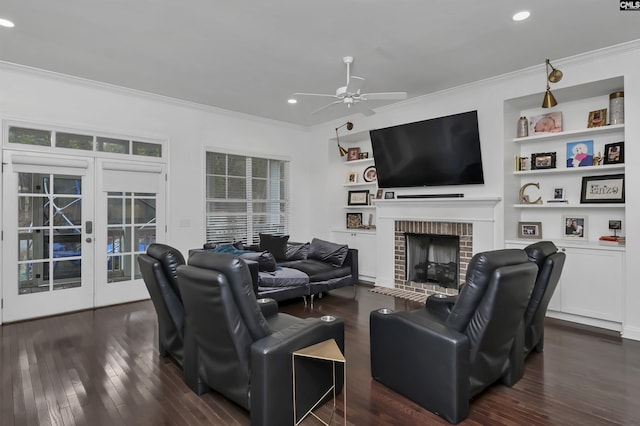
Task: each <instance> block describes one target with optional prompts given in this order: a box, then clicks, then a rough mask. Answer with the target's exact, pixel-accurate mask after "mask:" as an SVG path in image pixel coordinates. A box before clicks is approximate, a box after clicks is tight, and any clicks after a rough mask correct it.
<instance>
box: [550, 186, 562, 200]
mask: <svg viewBox="0 0 640 426" xmlns="http://www.w3.org/2000/svg"><path fill="white" fill-rule="evenodd" d="M552 200H553V201H564V200H565V190H564V188H553V198H552Z"/></svg>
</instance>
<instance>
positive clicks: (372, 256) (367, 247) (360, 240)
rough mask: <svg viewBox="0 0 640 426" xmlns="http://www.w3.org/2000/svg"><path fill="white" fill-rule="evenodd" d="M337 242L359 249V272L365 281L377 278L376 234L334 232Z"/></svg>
mask: <svg viewBox="0 0 640 426" xmlns="http://www.w3.org/2000/svg"><path fill="white" fill-rule="evenodd" d="M333 235H334V237H333V238H334V240H335V241H336V242H337V243H341V244H347V245H348V246H349V248H354V249H357V250H358V273H359V275H360V279H362V280H364V281H372V282H373V281H375V279H376V272H377V271H376V257H377V253H376V234H374V233H371V232H369V233H364V232H353V231H352V232H349V231H347V232H338V231H336V232H334V233H333Z"/></svg>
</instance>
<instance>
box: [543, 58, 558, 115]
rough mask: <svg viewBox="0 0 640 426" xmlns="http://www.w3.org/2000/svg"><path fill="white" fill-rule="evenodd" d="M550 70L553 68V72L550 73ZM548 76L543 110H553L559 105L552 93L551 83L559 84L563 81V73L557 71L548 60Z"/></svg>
mask: <svg viewBox="0 0 640 426" xmlns="http://www.w3.org/2000/svg"><path fill="white" fill-rule="evenodd" d="M549 68H551V72H549ZM546 69H547V71H546V75H547V91H546V92H545V94H544V99H543V100H542V108H551V107H554V106H556V105H558V101H556V98H555V97H554V96H553V93H551V90H550V87H549V83H557V82H559V81H560V80H562V71H560V70H558V69H555V68H554V67H553V65H551V63H550V62H549V60H548V59H547V62H546Z"/></svg>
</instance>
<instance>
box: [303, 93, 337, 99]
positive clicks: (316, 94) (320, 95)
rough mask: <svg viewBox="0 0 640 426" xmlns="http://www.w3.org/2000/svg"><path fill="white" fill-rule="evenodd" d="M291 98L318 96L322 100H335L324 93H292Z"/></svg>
mask: <svg viewBox="0 0 640 426" xmlns="http://www.w3.org/2000/svg"><path fill="white" fill-rule="evenodd" d="M292 96H319V97H323V98H337V96H336V95H328V94H325V93H294V94H293V95H292Z"/></svg>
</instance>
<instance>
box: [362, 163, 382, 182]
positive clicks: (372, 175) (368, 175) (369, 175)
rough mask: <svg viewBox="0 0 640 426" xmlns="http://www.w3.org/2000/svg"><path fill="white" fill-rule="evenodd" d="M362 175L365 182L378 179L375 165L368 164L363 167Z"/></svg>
mask: <svg viewBox="0 0 640 426" xmlns="http://www.w3.org/2000/svg"><path fill="white" fill-rule="evenodd" d="M362 177H363V178H364V181H365V182H375V181H376V180H378V173H377V171H376V166H369V167H367V168H366V169H364V173H362Z"/></svg>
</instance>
